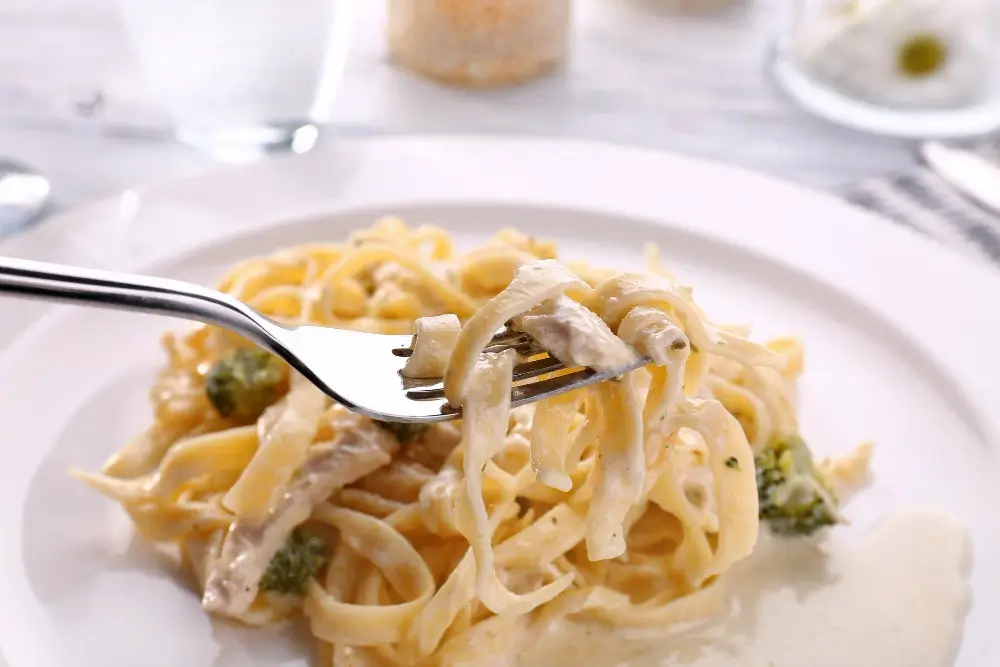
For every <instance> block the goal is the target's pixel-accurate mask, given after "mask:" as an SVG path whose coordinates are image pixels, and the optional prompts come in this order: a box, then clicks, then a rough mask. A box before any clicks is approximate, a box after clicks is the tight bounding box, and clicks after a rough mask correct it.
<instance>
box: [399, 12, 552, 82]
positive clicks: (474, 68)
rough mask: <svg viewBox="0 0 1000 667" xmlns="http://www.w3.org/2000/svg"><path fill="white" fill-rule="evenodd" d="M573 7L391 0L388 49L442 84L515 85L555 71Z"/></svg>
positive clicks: (404, 63)
mask: <svg viewBox="0 0 1000 667" xmlns="http://www.w3.org/2000/svg"><path fill="white" fill-rule="evenodd" d="M571 4H572V1H571V0H389V49H390V52H391V54H392V56H393V58H394V59H395V60H396V61H397V62H398V63H399V64H401V65H403V66H404V67H406V68H408V69H410V70H413V71H414V72H417V73H419V74H422V75H424V76H427V77H429V78H431V79H435V80H438V81H441V82H444V83H448V84H454V85H461V86H473V87H489V86H502V85H508V84H514V83H520V82H523V81H527V80H529V79H532V78H535V77H537V76H540V75H542V74H544V73H545V72H548V71H549V70H551V69H553V68H554V67H556V66H558V65H559V64H561V63H562V62H563V61H564V60H565V58H566V52H567V49H568V41H569V33H570V23H571Z"/></svg>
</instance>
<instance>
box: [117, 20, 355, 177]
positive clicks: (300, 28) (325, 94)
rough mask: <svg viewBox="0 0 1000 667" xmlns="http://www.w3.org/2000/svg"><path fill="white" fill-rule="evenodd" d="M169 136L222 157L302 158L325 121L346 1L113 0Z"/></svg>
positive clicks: (343, 54)
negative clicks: (289, 154)
mask: <svg viewBox="0 0 1000 667" xmlns="http://www.w3.org/2000/svg"><path fill="white" fill-rule="evenodd" d="M119 2H120V6H121V9H122V15H123V19H124V24H125V27H126V31H127V32H128V34H129V37H130V40H131V42H132V44H133V47H134V49H135V53H136V55H137V56H138V58H139V61H140V64H141V66H142V67H143V69H144V71H145V74H146V76H147V77H148V79H149V82H150V83H151V84H152V88H153V89H154V91H155V92H157V93H158V94H159V97H160V100H161V102H162V104H163V106H164V108H165V109H166V111H167V113H168V114H169V115H170V117H171V119H172V121H173V123H174V127H175V131H176V134H177V137H178V139H180V140H181V141H183V142H185V143H188V144H191V145H193V146H195V147H196V148H198V149H200V150H202V151H204V152H206V153H208V154H210V155H212V156H214V157H216V158H219V159H223V160H237V161H239V160H242V159H244V158H252V157H255V156H257V155H260V154H261V153H265V152H271V151H283V150H292V151H295V152H304V151H306V150H309V149H310V148H312V146H313V145H314V144H315V142H316V140H317V138H318V135H319V129H318V127H317V126H318V125H319V124H321V123H322V122H324V121H326V120H328V118H329V115H330V110H331V107H332V105H333V102H334V98H335V95H336V91H337V87H338V85H339V83H340V78H341V74H342V72H343V69H344V65H345V61H346V59H347V54H348V50H349V47H350V35H351V29H352V27H353V18H354V9H355V7H354V3H355V0H119Z"/></svg>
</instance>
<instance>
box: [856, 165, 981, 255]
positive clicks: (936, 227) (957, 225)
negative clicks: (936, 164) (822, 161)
mask: <svg viewBox="0 0 1000 667" xmlns="http://www.w3.org/2000/svg"><path fill="white" fill-rule="evenodd" d="M976 150H977V152H979V153H980V154H982V155H984V156H985V157H987V158H989V159H992V160H996V161H997V162H1000V149H998V147H997V146H995V145H983V146H980V147H979V148H977V149H976ZM840 194H841V195H842V196H843V197H844V198H845V199H846V200H848V201H849V202H852V203H853V204H856V205H858V206H861V207H863V208H867V209H870V210H872V211H874V212H876V213H880V214H882V215H883V216H885V217H887V218H889V219H890V220H893V221H895V222H897V223H899V224H900V225H903V226H905V227H909V228H910V229H913V230H916V231H917V232H920V233H922V234H925V235H927V236H929V237H931V238H933V239H936V240H938V241H940V242H941V243H944V244H946V245H948V246H951V247H952V248H954V249H956V250H958V251H959V252H962V253H964V254H965V255H967V256H969V257H972V258H975V259H977V260H980V261H985V262H988V263H990V264H992V265H993V266H994V267H997V268H1000V217H996V216H994V215H991V214H990V213H988V212H986V211H985V210H984V209H982V208H980V207H978V206H976V205H975V204H973V203H972V202H970V201H969V200H968V199H966V198H965V197H963V196H962V195H960V194H959V193H958V192H956V191H955V190H954V189H952V188H951V187H950V186H949V185H948V184H947V183H945V181H944V180H942V179H941V178H939V177H938V176H936V175H934V173H932V172H931V171H930V170H929V169H927V168H926V167H923V166H914V167H910V168H908V169H905V170H902V171H898V172H895V173H893V174H889V175H887V176H880V177H876V178H872V179H868V180H865V181H861V182H858V183H853V184H851V185H849V186H847V187H846V188H844V189H843V190H842V191H841V193H840Z"/></svg>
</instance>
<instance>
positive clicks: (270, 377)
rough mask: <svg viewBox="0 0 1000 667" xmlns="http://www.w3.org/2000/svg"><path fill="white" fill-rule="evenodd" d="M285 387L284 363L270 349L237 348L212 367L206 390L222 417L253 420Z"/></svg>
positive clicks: (286, 375) (277, 397) (281, 393)
mask: <svg viewBox="0 0 1000 667" xmlns="http://www.w3.org/2000/svg"><path fill="white" fill-rule="evenodd" d="M287 388H288V374H287V372H286V370H285V367H284V364H282V363H281V361H280V360H279V359H278V358H277V357H275V356H274V355H273V354H270V353H269V352H265V351H264V350H260V349H256V348H254V349H247V348H239V349H237V350H235V351H234V352H233V353H232V354H230V355H229V356H227V357H224V358H222V359H220V360H219V361H218V363H216V364H215V366H213V367H212V370H211V371H209V373H208V376H207V377H206V378H205V393H206V394H208V400H209V401H211V402H212V405H213V406H215V409H216V410H217V411H218V413H219V414H220V415H222V416H223V417H227V418H230V419H235V420H237V421H241V422H252V421H254V420H255V419H257V417H259V416H260V414H261V413H262V412H264V409H265V408H267V407H268V406H269V405H271V404H273V403H274V402H275V401H277V400H278V399H279V398H281V396H282V395H283V394H284V393H285V391H286V390H287Z"/></svg>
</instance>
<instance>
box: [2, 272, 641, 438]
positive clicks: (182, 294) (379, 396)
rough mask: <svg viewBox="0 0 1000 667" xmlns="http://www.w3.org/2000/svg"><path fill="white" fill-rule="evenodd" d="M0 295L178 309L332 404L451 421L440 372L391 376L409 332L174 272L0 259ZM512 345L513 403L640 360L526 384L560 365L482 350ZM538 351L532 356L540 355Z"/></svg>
mask: <svg viewBox="0 0 1000 667" xmlns="http://www.w3.org/2000/svg"><path fill="white" fill-rule="evenodd" d="M0 294H8V295H13V296H20V297H28V298H34V299H44V300H50V301H64V302H70V303H75V304H79V305H85V306H97V307H103V308H112V309H118V310H130V311H138V312H145V313H152V314H156V315H166V316H172V317H181V318H184V319H189V320H196V321H199V322H205V323H208V324H214V325H216V326H219V327H223V328H225V329H229V330H230V331H234V332H236V333H238V334H240V335H242V336H243V337H244V338H247V339H248V340H250V341H252V342H253V343H255V344H257V345H259V346H261V347H262V348H264V349H266V350H269V351H270V352H273V353H274V354H276V355H278V356H279V357H281V358H282V359H284V360H285V361H286V362H288V364H289V365H290V366H292V368H294V369H295V370H297V371H298V372H299V373H301V374H302V375H304V376H305V377H307V378H308V379H309V380H310V381H312V382H313V383H314V384H315V385H316V386H317V387H319V388H320V389H321V390H322V391H323V392H325V393H326V394H328V395H329V396H330V397H331V398H333V399H334V400H335V401H337V402H338V403H341V404H343V405H345V406H346V407H348V408H350V409H352V410H355V411H357V412H360V413H362V414H364V415H367V416H369V417H371V418H373V419H379V420H383V421H400V422H431V421H443V420H447V419H454V418H455V417H458V416H460V415H461V412H460V410H459V409H457V408H455V407H452V406H450V405H448V403H447V401H446V400H445V398H444V392H443V387H442V383H441V380H420V381H413V380H406V379H405V378H403V377H402V376H401V375H400V370H402V368H403V365H404V364H405V363H406V357H407V356H409V353H410V344H411V342H412V336H388V335H381V334H371V333H362V332H358V331H347V330H343V329H332V328H328V327H319V326H288V325H285V324H280V323H278V322H275V321H274V320H271V319H269V318H267V317H265V316H264V315H261V314H260V313H258V312H257V311H255V310H253V309H252V308H250V307H249V306H247V305H246V304H244V303H242V302H241V301H239V300H237V299H235V298H233V297H231V296H229V295H227V294H223V293H222V292H218V291H216V290H213V289H209V288H207V287H202V286H200V285H195V284H192V283H186V282H183V281H179V280H169V279H165V278H153V277H149V276H142V275H130V274H126V273H116V272H111V271H99V270H95V269H85V268H80V267H75V266H66V265H59V264H48V263H43V262H35V261H29V260H22V259H13V258H9V257H0ZM511 347H512V348H514V349H515V350H517V351H518V352H519V353H520V354H521V355H522V356H531V357H533V358H532V359H531V360H529V361H523V362H522V363H519V364H517V365H516V366H515V368H514V382H515V386H514V388H513V391H512V392H511V404H512V405H522V404H524V403H531V402H533V401H537V400H540V399H543V398H547V397H549V396H555V395H557V394H561V393H564V392H567V391H570V390H573V389H577V388H579V387H583V386H586V385H590V384H594V383H597V382H602V381H604V380H609V379H612V378H614V377H616V376H618V375H620V374H622V373H625V372H627V371H630V370H634V369H635V368H638V367H640V366H643V365H645V364H646V363H648V362H649V360H648V359H642V358H641V359H640V360H639V361H637V362H636V363H635V364H633V365H631V366H628V367H624V368H620V369H614V370H612V371H607V372H602V373H599V372H596V371H594V370H591V369H579V370H576V371H573V372H571V373H567V374H565V375H560V376H558V377H553V378H546V379H544V380H536V381H534V382H527V383H526V382H525V381H526V380H530V379H532V378H536V377H538V376H540V375H544V374H547V373H552V372H554V371H559V370H562V369H563V368H565V367H564V366H563V364H561V363H560V362H559V361H558V360H556V359H555V358H553V357H550V356H547V355H546V353H545V351H544V350H542V349H541V348H539V347H538V346H537V344H536V343H535V342H534V341H533V340H531V339H530V338H529V337H528V336H527V335H526V334H522V333H519V332H515V331H506V330H505V331H502V332H499V333H498V334H497V336H495V337H494V338H493V340H492V341H491V342H490V345H489V347H488V348H487V349H488V350H493V351H495V350H501V349H505V348H511ZM538 355H545V356H541V357H540V358H535V357H538Z"/></svg>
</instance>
